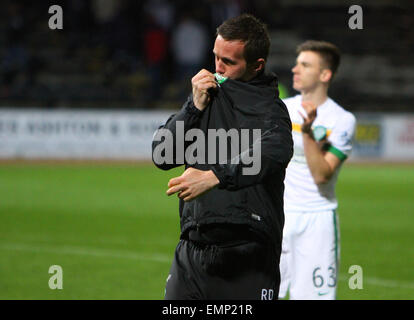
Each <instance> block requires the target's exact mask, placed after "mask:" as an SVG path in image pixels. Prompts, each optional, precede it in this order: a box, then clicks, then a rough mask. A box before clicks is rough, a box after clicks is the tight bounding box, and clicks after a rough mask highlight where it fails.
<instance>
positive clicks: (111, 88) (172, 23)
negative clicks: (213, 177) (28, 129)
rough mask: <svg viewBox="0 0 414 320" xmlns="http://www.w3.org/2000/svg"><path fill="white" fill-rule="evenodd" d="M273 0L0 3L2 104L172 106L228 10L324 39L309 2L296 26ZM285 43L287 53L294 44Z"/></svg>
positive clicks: (408, 35) (210, 63)
mask: <svg viewBox="0 0 414 320" xmlns="http://www.w3.org/2000/svg"><path fill="white" fill-rule="evenodd" d="M281 3H282V1H274V0H261V1H253V0H198V1H189V0H175V1H173V0H139V1H136V0H90V1H84V0H65V1H58V0H56V1H41V2H34V1H28V0H4V1H2V4H1V10H0V107H7V106H9V107H10V106H12V107H19V106H22V107H30V106H35V107H39V106H40V107H91V108H93V107H98V108H99V107H112V108H114V107H115V108H154V107H155V108H157V107H167V108H168V107H171V108H176V107H177V106H178V105H179V104H180V103H181V101H182V99H183V97H185V96H186V95H187V94H188V92H189V88H190V77H191V76H192V75H194V74H195V73H196V72H197V71H198V70H199V69H200V68H202V67H204V68H208V69H210V70H212V71H213V70H214V57H213V54H212V47H213V43H214V38H215V32H216V31H215V30H216V28H217V26H219V25H220V24H221V23H222V22H223V21H224V20H226V19H228V18H230V17H233V16H237V15H239V14H240V13H244V12H248V13H253V14H254V15H256V16H257V17H259V18H260V19H262V20H263V21H265V22H266V24H268V27H269V29H270V30H271V31H273V30H277V31H283V30H286V31H287V32H291V31H292V30H296V31H295V32H297V34H299V33H300V32H302V36H303V37H308V36H313V34H312V33H310V31H311V30H312V28H309V27H307V26H308V24H314V25H313V28H314V29H313V30H314V34H317V35H321V37H325V36H324V35H322V32H327V31H329V28H326V27H325V26H324V25H323V22H322V21H318V18H316V15H314V14H313V13H310V10H312V6H311V7H308V8H307V9H306V10H305V11H304V13H305V15H304V17H306V18H309V19H310V20H309V21H308V22H306V23H303V24H301V23H300V22H301V20H302V19H303V18H302V17H301V16H300V15H298V14H297V13H298V10H297V8H296V7H291V8H290V9H289V8H283V10H281V6H282V5H281ZM283 3H284V2H283ZM53 4H57V5H60V6H61V7H62V9H63V30H50V29H49V27H48V20H49V18H50V17H51V14H49V13H48V8H49V6H51V5H53ZM289 10H290V11H289ZM315 10H318V11H317V12H316V11H315V14H316V13H318V14H319V13H321V14H323V10H322V11H321V9H320V8H316V9H315ZM342 11H344V9H341V12H340V14H341V16H344V17H346V14H347V12H346V11H344V12H342ZM402 17H403V18H402V19H397V21H395V24H396V25H397V32H400V33H401V39H400V42H401V43H403V42H404V43H406V47H409V46H410V45H412V44H413V43H414V39H413V32H412V30H414V29H413V26H414V25H413V18H412V17H411V16H410V15H409V14H405V15H402ZM328 18H329V16H328ZM368 18H369V16H368ZM332 19H333V18H332ZM332 19H330V20H329V19H328V20H329V21H331V22H330V23H332V21H334V20H338V19H333V20H332ZM344 23H345V27H343V26H341V27H340V28H342V29H346V20H344ZM318 25H319V29H317V27H318ZM295 28H296V29H295ZM371 30H372V28H371ZM345 31H346V30H345ZM331 34H332V36H333V37H335V36H336V37H337V38H338V39H337V40H338V41H335V40H336V39H335V38H334V42H335V43H337V42H340V41H345V40H346V39H345V38H344V37H342V35H341V36H338V35H335V31H334V32H331V33H330V34H327V35H328V36H329V35H331ZM357 34H358V33H357V32H355V33H353V34H352V35H351V37H349V44H355V43H356V42H355V41H356V40H355V35H357ZM359 35H363V33H362V32H360V33H359ZM325 40H330V39H329V37H328V38H325ZM360 41H361V43H362V44H365V43H366V44H367V47H368V44H369V45H371V46H372V51H375V50H377V49H378V48H377V47H375V46H374V45H373V44H375V43H378V41H376V40H373V41H372V42H367V41H366V39H365V38H362V37H360ZM339 44H341V43H339ZM349 44H347V43H344V47H347V48H349V50H350V51H352V50H354V51H355V52H354V54H359V52H358V50H360V47H357V46H352V45H349ZM282 46H284V44H283V43H281V44H280V47H282ZM289 50H290V51H291V54H292V56H294V49H293V48H289ZM394 51H395V50H394ZM375 52H377V51H375ZM292 62H293V61H292ZM278 67H280V70H281V72H282V76H283V67H285V72H286V74H287V75H289V76H290V67H291V66H278ZM407 90H408V89H407ZM408 91H410V90H408ZM410 92H411V91H410ZM347 96H351V95H347ZM351 102H353V101H351Z"/></svg>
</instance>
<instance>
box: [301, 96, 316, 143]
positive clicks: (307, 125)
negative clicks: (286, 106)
mask: <svg viewBox="0 0 414 320" xmlns="http://www.w3.org/2000/svg"><path fill="white" fill-rule="evenodd" d="M302 107H303V108H304V109H305V111H306V116H304V115H303V114H302V113H300V112H299V114H300V115H301V117H302V118H303V124H302V128H301V130H302V132H303V133H307V134H309V135H310V136H313V135H312V124H313V121H315V119H316V108H317V106H315V105H314V104H313V103H312V102H310V101H302Z"/></svg>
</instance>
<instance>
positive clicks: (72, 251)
mask: <svg viewBox="0 0 414 320" xmlns="http://www.w3.org/2000/svg"><path fill="white" fill-rule="evenodd" d="M0 249H3V250H12V251H28V252H40V253H52V254H69V255H84V256H93V257H107V258H120V259H131V260H139V261H155V262H161V263H167V262H171V261H172V258H171V257H169V256H167V255H165V254H159V253H150V254H146V253H135V252H131V251H118V250H117V251H114V250H105V249H98V248H91V247H89V248H88V247H73V246H61V247H57V246H54V247H51V246H44V245H40V246H39V245H29V244H21V243H19V244H18V243H2V244H0Z"/></svg>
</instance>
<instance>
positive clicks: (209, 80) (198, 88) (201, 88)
mask: <svg viewBox="0 0 414 320" xmlns="http://www.w3.org/2000/svg"><path fill="white" fill-rule="evenodd" d="M191 84H192V86H193V101H194V105H195V106H196V108H197V109H199V110H200V111H203V110H204V109H205V108H206V107H207V106H208V104H209V102H210V94H209V92H208V90H209V89H211V88H214V89H215V88H217V83H216V78H215V77H214V74H212V73H211V72H209V71H207V70H206V69H202V70H201V71H200V72H199V73H197V74H196V75H195V76H194V77H193V78H192V79H191Z"/></svg>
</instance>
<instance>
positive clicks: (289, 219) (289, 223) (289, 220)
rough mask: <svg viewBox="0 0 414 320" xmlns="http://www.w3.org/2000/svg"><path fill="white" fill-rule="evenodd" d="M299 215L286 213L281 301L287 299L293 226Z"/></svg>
mask: <svg viewBox="0 0 414 320" xmlns="http://www.w3.org/2000/svg"><path fill="white" fill-rule="evenodd" d="M296 215H297V213H285V226H284V228H283V240H282V254H281V256H280V289H279V299H283V298H285V297H286V295H287V293H288V291H289V286H290V281H291V273H292V268H293V260H292V258H293V255H292V245H293V243H294V239H293V226H294V224H295V223H294V221H295V219H296Z"/></svg>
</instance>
